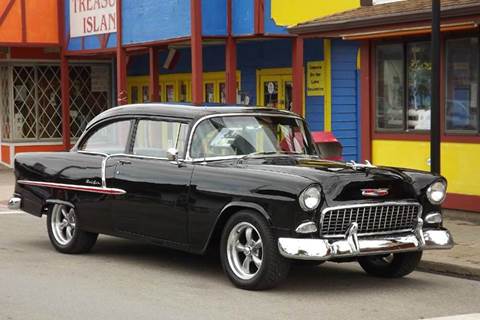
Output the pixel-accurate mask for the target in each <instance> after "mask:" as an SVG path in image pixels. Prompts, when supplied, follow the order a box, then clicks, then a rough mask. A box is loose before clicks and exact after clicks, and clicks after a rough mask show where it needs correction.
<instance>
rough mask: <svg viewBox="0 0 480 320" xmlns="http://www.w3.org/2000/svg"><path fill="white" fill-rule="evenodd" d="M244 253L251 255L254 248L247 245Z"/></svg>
mask: <svg viewBox="0 0 480 320" xmlns="http://www.w3.org/2000/svg"><path fill="white" fill-rule="evenodd" d="M244 253H245V255H247V256H249V255H251V254H252V249H250V247H245V250H244Z"/></svg>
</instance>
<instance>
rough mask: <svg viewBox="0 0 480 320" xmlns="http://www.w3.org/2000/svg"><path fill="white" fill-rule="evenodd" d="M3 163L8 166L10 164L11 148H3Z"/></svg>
mask: <svg viewBox="0 0 480 320" xmlns="http://www.w3.org/2000/svg"><path fill="white" fill-rule="evenodd" d="M1 148H2V162H3V163H6V164H10V147H9V146H2V147H1Z"/></svg>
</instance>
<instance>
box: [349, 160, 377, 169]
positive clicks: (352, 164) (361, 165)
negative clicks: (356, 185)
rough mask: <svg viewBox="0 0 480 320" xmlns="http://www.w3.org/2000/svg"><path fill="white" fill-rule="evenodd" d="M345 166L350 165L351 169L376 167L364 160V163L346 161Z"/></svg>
mask: <svg viewBox="0 0 480 320" xmlns="http://www.w3.org/2000/svg"><path fill="white" fill-rule="evenodd" d="M346 165H347V166H349V167H351V168H352V169H353V170H360V169H368V168H376V166H374V165H373V164H371V163H370V161H368V160H365V163H356V162H355V161H353V160H352V161H350V162H347V163H346Z"/></svg>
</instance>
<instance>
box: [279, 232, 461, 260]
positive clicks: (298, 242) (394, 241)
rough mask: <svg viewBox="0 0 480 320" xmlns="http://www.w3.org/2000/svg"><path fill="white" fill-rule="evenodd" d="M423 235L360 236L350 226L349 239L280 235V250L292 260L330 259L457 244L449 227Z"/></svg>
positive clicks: (447, 247)
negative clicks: (304, 237) (419, 236)
mask: <svg viewBox="0 0 480 320" xmlns="http://www.w3.org/2000/svg"><path fill="white" fill-rule="evenodd" d="M422 238H423V239H424V241H422V240H421V239H418V238H417V235H416V234H415V233H410V234H407V235H398V236H387V237H383V238H372V239H358V237H355V226H353V225H352V227H351V228H350V229H349V232H348V233H347V235H346V239H342V240H337V241H330V240H325V239H297V238H279V239H278V250H279V252H280V254H281V255H282V256H284V257H285V258H288V259H298V260H319V261H326V260H332V259H338V258H351V257H360V256H369V255H379V254H390V253H398V252H410V251H421V250H436V249H451V248H452V247H453V246H454V243H453V238H452V235H451V234H450V232H449V231H448V230H424V231H423V232H422Z"/></svg>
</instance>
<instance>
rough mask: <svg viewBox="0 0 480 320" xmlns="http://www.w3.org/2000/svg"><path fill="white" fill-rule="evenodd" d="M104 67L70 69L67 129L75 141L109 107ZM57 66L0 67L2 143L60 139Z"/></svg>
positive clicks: (59, 100) (59, 101)
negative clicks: (68, 121)
mask: <svg viewBox="0 0 480 320" xmlns="http://www.w3.org/2000/svg"><path fill="white" fill-rule="evenodd" d="M110 86H111V81H110V71H109V66H108V65H97V66H84V65H74V66H70V128H71V133H72V137H73V138H78V137H79V136H80V135H81V134H82V132H83V130H84V129H85V126H86V125H87V123H88V122H89V121H90V120H92V119H93V118H94V117H95V116H96V115H98V114H99V113H101V112H102V111H104V110H106V109H107V108H108V107H109V106H110V105H111V103H110V100H111V97H110V92H111V91H110ZM60 87H61V86H60V67H59V66H58V65H54V64H25V65H20V64H18V65H4V66H0V92H2V94H1V95H0V96H1V97H0V114H1V118H2V121H1V134H2V140H5V141H15V142H17V141H44V140H59V139H61V137H62V105H61V102H62V101H61V92H60Z"/></svg>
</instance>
